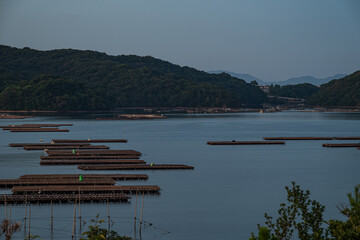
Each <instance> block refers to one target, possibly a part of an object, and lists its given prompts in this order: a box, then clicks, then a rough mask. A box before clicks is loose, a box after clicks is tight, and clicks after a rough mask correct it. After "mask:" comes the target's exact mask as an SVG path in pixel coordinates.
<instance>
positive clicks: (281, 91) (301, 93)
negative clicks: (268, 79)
mask: <svg viewBox="0 0 360 240" xmlns="http://www.w3.org/2000/svg"><path fill="white" fill-rule="evenodd" d="M269 91H270V94H271V95H275V96H278V97H289V98H302V99H307V98H308V97H310V96H311V95H313V94H314V93H317V92H318V91H319V88H318V87H316V86H314V85H312V84H310V83H303V84H297V85H285V86H282V87H281V86H280V85H275V86H273V85H271V86H270V89H269Z"/></svg>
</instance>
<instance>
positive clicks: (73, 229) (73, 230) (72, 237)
mask: <svg viewBox="0 0 360 240" xmlns="http://www.w3.org/2000/svg"><path fill="white" fill-rule="evenodd" d="M75 223H76V200H75V207H74V220H73V227H72V233H71V239H74V232H75Z"/></svg>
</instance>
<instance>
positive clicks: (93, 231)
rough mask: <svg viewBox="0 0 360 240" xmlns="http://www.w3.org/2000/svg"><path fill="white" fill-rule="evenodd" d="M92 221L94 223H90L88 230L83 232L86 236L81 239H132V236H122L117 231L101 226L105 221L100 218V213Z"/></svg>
mask: <svg viewBox="0 0 360 240" xmlns="http://www.w3.org/2000/svg"><path fill="white" fill-rule="evenodd" d="M91 222H92V223H93V224H94V225H90V226H89V229H88V231H86V232H83V233H82V235H83V236H85V237H86V238H81V239H80V240H131V238H130V237H126V236H120V235H119V234H118V233H116V232H115V231H108V230H107V229H105V228H101V224H103V223H104V222H105V221H104V220H102V219H99V215H97V216H96V219H92V220H91Z"/></svg>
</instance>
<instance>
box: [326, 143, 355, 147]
mask: <svg viewBox="0 0 360 240" xmlns="http://www.w3.org/2000/svg"><path fill="white" fill-rule="evenodd" d="M322 146H323V147H330V148H334V147H338V148H341V147H342V148H344V147H360V143H338V144H331V143H325V144H323V145H322Z"/></svg>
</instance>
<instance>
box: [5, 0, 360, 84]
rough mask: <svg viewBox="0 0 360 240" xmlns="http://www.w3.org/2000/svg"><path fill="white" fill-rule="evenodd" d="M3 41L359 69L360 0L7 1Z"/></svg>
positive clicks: (260, 68)
mask: <svg viewBox="0 0 360 240" xmlns="http://www.w3.org/2000/svg"><path fill="white" fill-rule="evenodd" d="M0 44H4V45H9V46H13V47H31V48H35V49H41V50H49V49H59V48H74V49H91V50H96V51H100V52H106V53H107V54H111V55H119V54H136V55H141V56H144V55H151V56H153V57H156V58H160V59H163V60H167V61H170V62H172V63H175V64H179V65H182V66H184V65H186V66H190V67H195V68H197V69H200V70H205V71H211V70H220V69H221V70H228V71H232V72H238V73H249V74H252V75H254V76H256V77H259V78H261V79H263V80H267V81H278V80H285V79H287V78H289V77H295V76H303V75H312V76H315V77H327V76H330V75H333V74H337V73H352V72H354V71H356V70H360V0H56V1H54V0H0Z"/></svg>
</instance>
